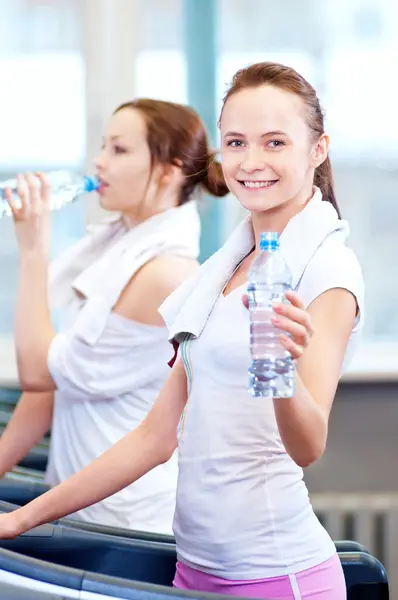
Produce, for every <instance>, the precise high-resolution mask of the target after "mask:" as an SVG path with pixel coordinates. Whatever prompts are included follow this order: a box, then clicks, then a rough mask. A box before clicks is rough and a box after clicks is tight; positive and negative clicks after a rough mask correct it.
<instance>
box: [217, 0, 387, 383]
mask: <svg viewBox="0 0 398 600" xmlns="http://www.w3.org/2000/svg"><path fill="white" fill-rule="evenodd" d="M218 5H219V10H220V17H219V21H220V23H221V30H220V57H219V75H218V90H217V94H218V98H219V102H221V97H222V95H223V93H224V91H225V86H226V84H227V83H228V82H229V81H230V79H231V76H232V74H233V73H234V72H235V71H236V69H237V68H239V67H242V66H244V65H246V64H248V63H250V62H254V61H261V60H275V61H278V62H282V63H285V64H288V65H290V66H292V67H294V68H296V69H297V70H298V71H299V72H301V73H302V74H303V75H304V76H305V77H306V78H307V79H309V81H310V82H311V83H312V84H313V85H314V87H315V88H316V89H317V90H318V93H319V96H320V100H321V103H322V105H323V107H324V109H325V111H326V125H327V129H328V132H329V133H330V136H331V160H332V164H333V168H334V175H335V185H336V193H337V197H338V200H339V204H340V207H341V210H342V213H343V217H344V218H346V219H347V220H348V221H349V223H350V228H351V236H350V245H351V246H352V247H353V248H354V250H355V251H356V253H357V255H358V258H359V260H360V262H361V264H362V268H363V272H364V277H365V285H366V319H365V330H364V338H363V344H362V348H361V350H360V352H359V353H358V355H357V357H356V359H355V360H354V362H353V365H352V371H356V372H357V374H358V372H363V373H364V374H365V373H368V374H369V375H370V374H372V375H373V376H377V375H378V374H380V375H382V376H385V375H386V374H389V373H390V372H392V371H393V372H394V373H395V376H397V374H398V372H397V367H396V365H397V358H398V313H397V310H396V306H397V298H398V283H397V278H396V276H395V274H396V256H397V255H398V237H397V235H396V224H397V222H398V179H397V176H396V173H397V171H396V170H397V168H398V115H397V111H396V106H397V102H398V89H397V87H396V85H395V79H394V77H393V75H392V74H393V73H394V72H395V63H396V57H397V56H398V38H397V36H396V31H397V27H398V7H397V4H396V2H394V0H384V2H377V1H376V0H368V2H366V3H364V2H362V1H361V0H352V1H351V2H349V3H347V2H344V1H343V0H338V1H336V2H334V3H329V2H326V3H323V2H316V1H315V0H314V1H312V0H305V1H304V0H302V1H301V2H300V3H297V2H295V0H282V1H280V2H272V0H250V1H248V0H245V2H243V0H218ZM242 23H244V27H242ZM375 345H376V348H377V350H375Z"/></svg>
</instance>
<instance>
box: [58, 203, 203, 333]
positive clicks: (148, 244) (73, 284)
mask: <svg viewBox="0 0 398 600" xmlns="http://www.w3.org/2000/svg"><path fill="white" fill-rule="evenodd" d="M199 237H200V219H199V215H198V210H197V206H196V202H194V201H191V202H188V203H187V204H184V205H183V206H180V207H177V208H172V209H170V210H167V211H165V212H163V213H161V214H158V215H155V216H153V217H151V218H150V219H147V220H146V221H144V222H143V223H140V224H138V225H136V226H134V227H132V228H131V229H128V228H127V226H126V223H125V221H124V220H123V219H122V218H118V219H116V220H113V221H109V222H107V223H105V224H102V225H99V226H98V225H97V226H95V227H93V228H92V229H91V233H90V234H89V235H87V236H86V237H85V238H83V239H82V240H81V241H80V242H79V243H78V244H77V245H76V246H74V247H73V248H72V249H71V250H70V251H69V252H67V253H65V254H64V255H62V256H60V257H59V259H57V260H55V261H54V263H53V264H52V265H51V268H50V285H49V295H50V305H51V308H57V307H60V306H65V305H66V304H67V303H68V302H69V301H70V300H71V298H72V297H73V296H74V290H75V291H77V292H78V293H79V294H81V295H82V296H84V298H85V299H86V301H85V304H84V307H83V308H82V309H81V311H80V313H79V315H78V318H77V319H78V322H77V323H76V329H77V330H79V333H80V335H81V336H82V337H83V338H85V339H86V341H87V342H88V343H91V344H94V343H95V342H96V340H97V339H98V337H99V335H100V334H101V333H102V331H103V329H104V327H105V324H106V320H107V318H108V315H109V312H110V311H111V310H112V308H113V307H114V305H115V304H116V302H117V300H118V298H119V296H120V294H121V292H122V291H123V289H124V288H125V286H126V285H127V283H128V282H129V280H130V279H131V277H132V276H133V275H134V274H135V273H136V272H137V271H138V270H139V269H140V268H141V267H142V266H143V265H145V264H146V263H147V262H149V261H150V260H152V259H154V258H155V257H157V256H159V255H162V254H163V255H164V254H169V255H170V254H173V255H177V256H183V257H187V258H192V259H196V258H197V257H198V255H199Z"/></svg>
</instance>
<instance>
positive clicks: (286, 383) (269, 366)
mask: <svg viewBox="0 0 398 600" xmlns="http://www.w3.org/2000/svg"><path fill="white" fill-rule="evenodd" d="M291 283H292V276H291V273H290V271H289V268H288V266H287V264H286V262H285V260H284V258H283V256H282V254H281V252H280V249H279V236H278V234H277V233H274V232H265V233H262V234H261V238H260V254H259V256H258V257H257V258H256V259H255V260H254V262H253V264H252V266H251V269H250V271H249V274H248V287H247V293H248V298H249V310H250V350H251V357H252V362H251V365H250V367H249V393H250V394H251V396H262V397H266V398H270V399H272V398H291V397H292V396H293V394H294V362H293V359H292V357H291V355H290V353H289V352H287V350H285V348H284V347H283V346H282V344H281V343H280V335H281V333H282V331H281V330H280V329H278V328H276V327H275V326H274V325H273V324H272V321H271V319H272V317H273V316H275V312H274V311H273V309H272V306H273V305H274V304H276V303H281V302H284V301H285V294H286V292H287V291H288V290H289V289H291Z"/></svg>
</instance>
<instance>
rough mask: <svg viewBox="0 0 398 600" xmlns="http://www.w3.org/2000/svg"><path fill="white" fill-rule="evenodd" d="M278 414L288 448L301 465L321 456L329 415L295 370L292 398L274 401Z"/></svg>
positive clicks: (304, 465)
mask: <svg viewBox="0 0 398 600" xmlns="http://www.w3.org/2000/svg"><path fill="white" fill-rule="evenodd" d="M274 408H275V416H276V420H277V423H278V428H279V432H280V434H281V438H282V441H283V443H284V446H285V448H286V451H287V452H288V454H289V455H290V456H291V458H292V459H293V460H294V461H295V462H296V463H297V464H298V465H300V466H301V467H307V466H309V465H310V464H311V463H313V462H315V461H316V460H318V458H320V457H321V456H322V454H323V452H324V449H325V445H326V439H327V431H328V425H327V421H328V420H327V417H326V416H325V413H324V411H323V410H322V408H321V407H320V406H319V405H318V404H317V403H316V401H315V400H314V398H313V397H312V395H311V394H310V393H309V391H308V390H307V389H306V387H305V385H304V383H303V381H302V379H301V378H300V375H299V374H298V373H297V372H296V392H295V394H294V396H293V398H276V399H275V400H274Z"/></svg>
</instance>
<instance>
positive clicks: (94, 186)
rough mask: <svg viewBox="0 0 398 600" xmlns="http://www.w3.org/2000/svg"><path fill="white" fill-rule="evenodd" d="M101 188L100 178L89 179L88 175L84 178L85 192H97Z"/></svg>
mask: <svg viewBox="0 0 398 600" xmlns="http://www.w3.org/2000/svg"><path fill="white" fill-rule="evenodd" d="M99 186H100V182H99V179H98V177H88V176H87V175H86V176H85V178H84V191H85V192H95V191H96V190H98V188H99Z"/></svg>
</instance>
